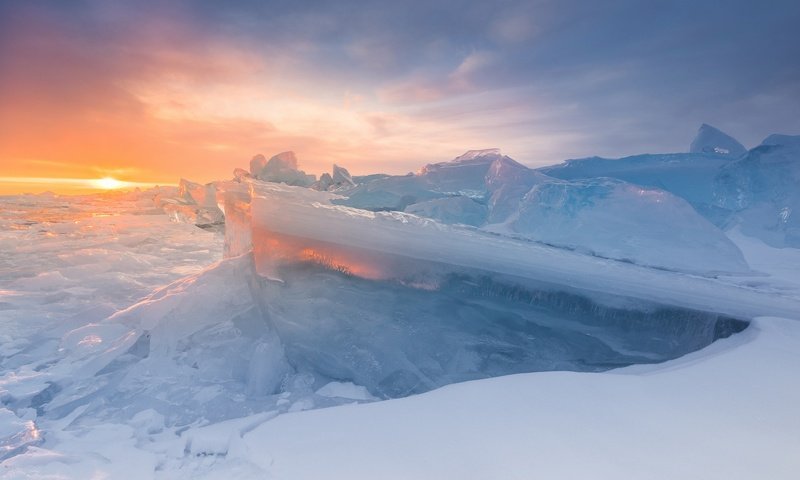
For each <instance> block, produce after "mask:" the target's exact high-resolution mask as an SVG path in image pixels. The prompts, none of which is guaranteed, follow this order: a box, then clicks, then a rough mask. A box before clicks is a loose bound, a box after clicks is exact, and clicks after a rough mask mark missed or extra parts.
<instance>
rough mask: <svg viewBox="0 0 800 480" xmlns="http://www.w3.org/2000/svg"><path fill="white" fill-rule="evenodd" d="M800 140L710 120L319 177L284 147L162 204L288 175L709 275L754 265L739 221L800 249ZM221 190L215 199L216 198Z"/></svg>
mask: <svg viewBox="0 0 800 480" xmlns="http://www.w3.org/2000/svg"><path fill="white" fill-rule="evenodd" d="M796 142H797V141H796V139H794V137H791V136H787V135H772V136H770V137H769V138H768V139H766V140H765V141H764V144H763V145H762V146H759V147H757V148H756V149H754V150H752V151H750V152H747V151H746V150H745V149H744V147H742V146H741V144H739V142H737V141H736V140H735V139H733V138H732V137H730V136H729V135H727V134H725V133H723V132H721V131H719V130H718V129H716V128H714V127H712V126H710V125H706V124H703V125H702V126H701V127H700V129H699V131H698V135H697V137H696V138H695V139H694V141H693V142H692V146H691V148H690V150H691V152H690V153H672V154H645V155H637V156H633V157H627V158H622V159H603V158H598V157H593V158H587V159H581V160H568V161H566V162H565V163H563V164H561V165H555V166H551V167H545V168H541V169H538V170H531V169H530V168H528V167H526V166H524V165H522V164H520V163H518V162H516V161H514V160H513V159H511V158H510V157H508V156H505V155H503V154H502V153H501V151H500V150H499V149H486V150H471V151H468V152H466V153H465V154H463V155H461V156H459V157H457V158H455V159H454V160H452V161H450V162H440V163H433V164H428V165H426V166H424V167H422V168H421V169H420V170H419V172H417V173H415V174H408V175H382V174H379V175H370V176H361V177H358V176H356V177H353V176H351V175H350V173H349V172H348V171H347V170H346V169H345V168H342V167H340V166H338V165H334V166H333V171H332V173H325V174H323V176H322V177H321V178H320V179H319V180H316V181H315V178H314V177H313V175H307V174H306V173H305V172H303V171H301V170H299V169H298V162H297V158H296V156H295V155H294V154H293V153H292V152H283V153H281V154H278V155H276V156H274V157H272V158H271V159H270V160H269V161H267V160H266V158H265V157H264V156H263V155H257V156H256V157H254V158H253V160H252V161H251V165H250V170H251V171H250V173H247V172H245V171H243V170H241V169H237V171H236V172H235V174H234V177H235V179H234V181H233V182H227V183H226V184H224V185H223V183H222V182H214V183H212V184H208V185H206V186H202V185H197V184H192V183H191V182H185V181H183V182H182V187H181V192H184V191H185V192H186V193H183V194H182V197H181V199H179V204H178V205H170V204H169V201H165V203H166V205H165V210H167V211H168V213H170V214H172V215H173V217H175V218H176V219H178V220H185V221H191V222H194V223H197V224H198V225H201V226H207V225H213V224H218V223H219V222H220V221H221V217H222V216H223V214H224V210H225V202H226V200H225V195H226V194H225V192H226V191H231V190H235V189H238V191H239V192H240V194H239V195H241V193H242V191H243V190H242V189H243V188H244V189H246V188H249V187H247V185H248V184H249V183H252V182H257V181H266V182H270V183H285V184H287V185H295V186H304V187H311V188H313V189H315V190H319V191H328V192H334V193H336V194H337V195H338V196H337V197H336V198H332V199H331V202H332V203H333V204H336V205H344V206H349V207H354V208H358V209H362V210H368V211H404V212H406V213H411V214H414V215H418V216H421V217H426V218H431V219H433V220H436V221H438V222H441V223H445V224H463V225H468V226H472V227H476V228H480V229H483V230H486V231H490V232H493V233H498V234H503V235H514V236H518V237H525V238H528V239H530V240H534V241H539V242H543V243H547V244H550V245H554V246H559V247H564V248H570V249H576V250H579V251H582V252H586V253H591V254H593V255H596V256H600V257H606V258H611V259H616V260H621V261H626V262H633V263H638V264H642V265H647V266H652V267H657V268H664V269H670V270H682V271H692V272H695V273H702V274H717V273H721V272H729V273H736V272H746V271H747V270H748V266H747V264H746V262H745V261H744V259H743V257H742V255H741V252H739V251H738V249H737V248H736V247H735V246H734V245H733V243H732V242H730V241H729V240H728V239H727V238H726V236H725V234H724V233H723V232H722V230H721V229H729V228H732V227H734V226H736V225H739V224H742V226H743V228H742V231H743V232H744V233H746V234H748V235H753V236H757V237H759V238H762V239H763V240H765V241H767V242H769V243H770V244H772V245H778V246H796V245H797V240H796V237H797V233H796V226H795V224H794V223H793V222H794V221H795V219H796V218H797V215H796V214H794V213H793V212H796V211H797V207H796V205H795V200H793V198H794V197H792V191H793V190H792V189H791V188H788V187H781V186H780V185H779V183H780V180H781V178H783V179H791V178H794V177H792V175H793V173H792V172H793V170H792V166H791V165H790V164H791V163H792V161H793V160H792V159H794V158H796V156H797V153H796V152H797V147H796ZM769 148H772V149H773V150H774V149H778V150H780V151H782V152H783V153H781V154H780V155H783V157H784V160H785V161H784V163H786V162H789V163H788V164H786V168H785V169H784V171H783V173H782V174H781V175H779V176H774V175H773V176H772V177H770V173H769V172H767V171H764V173H763V175H762V176H763V178H764V182H767V181H768V180H769V179H774V180H775V182H778V183H775V184H774V185H773V184H766V183H765V184H764V185H763V186H757V185H755V184H748V185H745V183H746V182H745V180H743V179H746V178H747V175H746V174H744V173H742V172H741V171H740V173H736V169H737V168H738V169H740V170H741V169H743V168H744V169H745V170H747V169H749V170H753V169H754V168H756V169H758V167H755V166H754V165H755V163H758V162H755V161H754V160H753V159H754V158H755V156H758V155H761V153H759V152H765V151H766V149H769ZM776 155H777V154H776ZM748 159H749V160H748ZM754 162H755V163H754ZM745 165H750V166H749V167H745ZM758 175H761V174H756V176H758ZM734 177H740V179H739V180H736V179H735V178H734ZM768 177H769V178H768ZM779 177H780V178H779ZM762 183H763V182H762ZM773 186H774V187H775V189H776V190H775V191H774V192H773V193H774V194H775V195H778V196H779V197H780V198H774V199H772V200H770V201H769V202H766V201H765V200H764V199H757V198H755V197H754V196H753V195H755V196H756V197H757V196H758V192H756V191H757V190H759V189H760V190H759V191H765V192H772V188H773ZM781 189H783V190H785V192H784V193H780V192H779V190H781ZM212 190H214V191H216V194H214V191H212ZM748 192H749V193H748ZM214 197H216V205H217V206H216V207H215V206H214V205H212V204H211V203H212V202H210V201H209V200H208V199H209V198H214ZM733 198H736V200H735V201H734V200H732V199H733ZM180 202H183V203H180ZM687 202H688V204H687ZM173 203H174V202H173ZM186 203H188V205H186ZM178 217H181V218H178ZM634 218H635V220H634ZM233 230H235V227H234V228H233ZM229 245H230V244H229ZM232 251H241V249H240V248H233V250H232Z"/></svg>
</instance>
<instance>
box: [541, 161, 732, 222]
mask: <svg viewBox="0 0 800 480" xmlns="http://www.w3.org/2000/svg"><path fill="white" fill-rule="evenodd" d="M731 161H732V158H731V157H729V156H726V155H716V154H709V153H668V154H646V155H635V156H632V157H625V158H620V159H608V158H600V157H592V158H586V159H580V160H568V161H566V162H564V163H562V164H560V165H555V166H552V167H544V168H541V169H539V171H540V172H542V173H544V174H547V175H549V176H552V177H556V178H560V179H562V180H585V179H591V178H599V177H610V178H616V179H619V180H624V181H626V182H629V183H632V184H635V185H640V186H642V187H650V188H660V189H662V190H666V191H668V192H670V193H672V194H673V195H677V196H679V197H681V198H683V199H684V200H686V201H688V202H689V203H690V204H691V205H692V206H693V207H694V208H695V210H697V211H698V212H699V213H700V214H702V215H703V216H705V217H706V218H708V219H709V220H710V221H711V222H712V223H714V224H715V225H717V226H723V225H725V223H726V221H727V218H728V217H727V215H728V214H727V212H726V211H725V210H723V209H720V208H719V207H718V206H717V205H715V201H714V197H713V191H714V180H715V178H716V176H717V174H718V173H719V171H720V169H721V168H722V167H723V166H725V165H727V164H728V163H730V162H731Z"/></svg>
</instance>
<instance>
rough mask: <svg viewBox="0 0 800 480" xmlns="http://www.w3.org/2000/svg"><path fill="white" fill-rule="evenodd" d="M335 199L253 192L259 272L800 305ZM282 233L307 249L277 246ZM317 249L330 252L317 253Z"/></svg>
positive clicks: (269, 189) (274, 190) (715, 306)
mask: <svg viewBox="0 0 800 480" xmlns="http://www.w3.org/2000/svg"><path fill="white" fill-rule="evenodd" d="M336 199H337V197H336V196H333V195H332V194H330V193H323V192H316V191H313V190H308V189H299V188H291V187H286V186H281V185H275V184H260V185H254V196H253V200H252V204H251V208H252V212H251V213H252V236H253V247H254V254H255V257H256V262H257V268H259V269H260V273H262V274H264V275H266V276H270V275H272V274H273V273H272V272H271V268H272V267H271V265H272V264H273V263H275V261H276V260H278V261H279V262H280V261H283V260H285V259H288V260H290V261H297V260H298V259H303V258H305V259H307V260H314V261H315V262H317V263H320V264H325V265H330V266H333V267H335V268H339V269H342V270H343V271H347V272H350V273H353V274H355V275H358V276H363V277H364V278H372V279H391V278H403V277H404V276H405V275H407V274H408V273H409V270H410V271H411V273H413V271H414V269H415V268H416V266H414V262H415V261H416V262H423V263H424V262H436V263H440V264H445V265H452V266H460V267H467V268H475V269H479V270H484V271H487V272H493V273H494V274H502V275H511V276H515V277H519V278H523V279H531V280H541V281H548V282H551V283H554V284H558V285H568V286H572V287H574V288H579V289H584V290H588V291H604V292H607V293H612V294H619V295H626V296H633V297H636V298H642V299H645V300H650V301H654V302H658V303H666V304H676V305H680V306H684V307H687V308H695V309H700V310H706V311H715V312H729V313H731V314H734V315H737V314H744V315H750V314H752V315H757V314H759V313H764V312H786V311H787V310H788V311H792V310H793V309H795V308H797V307H798V305H796V304H794V303H791V301H790V300H786V299H780V298H775V299H774V301H772V300H765V298H764V297H762V296H760V295H752V294H750V293H748V292H747V291H746V290H745V289H742V288H739V287H735V286H732V285H723V286H718V285H716V284H715V282H714V281H713V279H711V278H702V277H698V276H694V275H686V274H681V273H677V272H675V273H669V272H659V271H653V270H652V269H649V268H642V267H640V266H637V265H633V264H628V263H622V262H614V261H609V260H605V259H602V258H596V257H592V256H587V255H583V254H580V253H577V252H572V251H569V250H565V249H558V248H553V247H548V246H546V245H542V244H537V243H534V242H530V241H525V240H524V239H518V238H511V237H508V236H502V235H493V234H491V233H487V232H483V231H480V230H477V229H470V228H466V227H456V226H449V225H443V224H440V223H438V222H435V221H432V220H429V219H424V218H420V217H417V216H414V215H409V214H404V213H400V212H370V211H365V210H361V209H355V208H349V207H343V206H339V205H332V204H331V202H332V201H336ZM273 234H277V235H285V236H291V237H295V238H298V239H305V240H307V241H308V243H307V244H304V243H302V242H301V243H294V244H292V243H290V242H279V241H276V242H272V241H271V240H270V238H271V235H273ZM258 239H260V240H258ZM315 242H323V243H325V244H326V248H327V249H326V250H322V251H319V250H318V249H315V247H316V243H315ZM395 257H399V258H401V259H402V260H400V261H397V260H395ZM665 280H666V281H665ZM675 302H677V303H675ZM786 302H789V303H786Z"/></svg>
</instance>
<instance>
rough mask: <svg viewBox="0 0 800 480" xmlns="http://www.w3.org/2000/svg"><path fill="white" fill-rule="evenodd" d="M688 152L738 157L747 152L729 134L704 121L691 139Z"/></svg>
mask: <svg viewBox="0 0 800 480" xmlns="http://www.w3.org/2000/svg"><path fill="white" fill-rule="evenodd" d="M689 152H691V153H716V154H720V155H730V156H731V157H740V156H742V155H744V154H745V153H746V152H747V149H746V148H744V145H742V144H741V143H739V142H738V141H736V139H734V138H733V137H731V136H730V135H728V134H726V133H723V132H722V131H720V130H718V129H716V128H714V127H712V126H711V125H707V124H705V123H704V124H703V125H701V126H700V129H699V130H698V131H697V136H696V137H695V138H694V140H692V144H691V146H690V147H689Z"/></svg>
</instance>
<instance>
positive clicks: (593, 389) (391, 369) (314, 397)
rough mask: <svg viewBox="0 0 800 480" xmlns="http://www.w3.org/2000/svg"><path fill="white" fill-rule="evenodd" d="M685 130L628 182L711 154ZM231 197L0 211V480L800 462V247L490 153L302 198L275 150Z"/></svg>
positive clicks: (421, 475) (698, 470) (337, 174)
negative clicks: (676, 155) (686, 137)
mask: <svg viewBox="0 0 800 480" xmlns="http://www.w3.org/2000/svg"><path fill="white" fill-rule="evenodd" d="M698 138H699V139H700V140H702V141H700V140H698V141H697V142H695V143H697V148H696V149H697V150H698V151H702V152H704V153H702V154H700V156H695V157H693V156H692V155H693V154H681V155H682V156H681V157H680V159H679V161H678V162H677V163H675V162H673V160H674V159H672V158H671V157H669V156H656V157H652V158H645V157H642V158H636V159H635V161H633V160H632V161H630V162H628V161H626V162H627V163H631V165H632V166H633V167H635V168H637V169H638V168H642V165H644V166H645V167H646V169H648V172H649V173H648V175H655V173H653V172H657V171H660V169H662V168H663V167H664V166H665V165H672V167H670V168H669V170H670V172H671V174H674V176H675V178H678V176H679V175H678V173H679V172H676V171H673V170H676V169H677V170H683V169H687V168H689V169H691V168H695V167H694V166H692V162H696V161H701V162H702V161H705V160H708V159H710V160H712V161H713V162H717V163H719V164H720V165H723V164H724V165H727V162H729V161H734V160H735V158H732V159H731V158H728V159H721V158H719V159H718V158H717V157H714V155H723V154H720V153H719V152H715V151H713V148H711V147H716V146H717V143H719V144H720V145H722V147H724V148H725V149H726V150H727V151H728V152H727V153H725V154H724V155H727V156H730V157H736V155H734V153H736V152H732V150H733V147H736V146H737V144H736V143H735V140H733V139H730V138H728V137H727V136H725V135H724V134H722V133H721V132H718V131H716V130H714V129H712V127H703V128H701V131H700V135H699V136H698ZM792 138H794V137H790V138H789V139H790V140H791V139H792ZM778 140H780V141H781V142H783V144H786V143H791V142H787V141H786V140H781V139H780V138H779V139H778ZM722 147H720V148H722ZM693 148H694V147H693ZM710 148H711V150H709V149H710ZM761 148H762V150H763V152H766V154H770V152H772V150H769V149H763V147H761ZM770 148H771V147H770ZM762 150H758V149H754V150H753V151H755V152H756V154H758V155H761V153H759V152H762ZM753 151H751V153H748V154H747V155H751V154H752V152H753ZM776 151H777V152H778V153H781V152H782V150H776ZM709 152H710V153H709ZM763 152H762V153H763ZM738 154H741V155H744V154H742V153H741V152H738ZM758 155H756V156H755V157H753V158H756V159H758V158H761V157H759V156H758ZM781 155H783V153H781ZM751 156H752V155H751ZM741 158H750V157H749V156H741ZM781 159H782V160H781V161H784V159H783V157H781ZM626 162H622V163H619V164H615V165H617V166H620V165H621V167H620V168H622V169H623V170H624V169H627V168H629V167H630V166H626V165H627V163H626ZM642 162H644V163H642ZM606 163H608V161H605V160H603V161H602V162H599V161H594V160H592V161H591V162H589V163H585V164H583V163H580V162H578V163H575V164H572V165H573V166H577V167H580V168H584V167H586V165H589V166H593V167H592V168H594V167H597V168H601V167H602V168H605V167H603V165H605V164H606ZM751 163H752V162H751ZM784 163H785V162H784ZM595 164H596V165H595ZM724 165H723V166H719V165H718V166H717V167H713V165H712V166H711V167H713V168H719V169H722V168H724ZM748 165H749V167H748V168H761V167H760V166H759V164H757V163H754V164H752V165H750V164H748ZM567 167H569V168H572V167H570V166H569V164H568V165H567V166H566V167H565V168H567ZM711 167H708V168H707V167H706V166H702V168H701V169H702V170H703V171H704V172H705V171H706V170H709V168H711ZM706 173H708V172H706ZM235 177H236V180H233V181H228V182H216V183H213V184H208V185H198V184H194V183H192V182H189V181H186V180H182V181H181V186H180V189H175V188H172V189H170V188H161V189H157V190H153V191H148V192H136V193H130V194H107V195H97V196H83V197H60V196H55V195H47V194H45V195H23V196H14V197H0V328H1V329H2V330H0V402H2V405H0V478H4V479H5V478H8V479H12V478H13V479H16V478H20V479H31V478H36V479H38V478H75V479H78V478H80V479H83V478H111V479H115V478H137V479H138V478H159V479H162V478H163V479H173V478H218V479H223V478H224V479H228V478H276V479H306V478H307V479H318V478H332V479H338V478H343V479H345V478H346V479H361V478H364V479H367V478H369V479H372V478H397V479H400V478H403V479H406V478H414V479H440V478H466V479H486V478H492V479H494V478H497V479H509V478H519V479H529V478H670V479H671V478H698V479H700V478H702V479H708V478H720V479H731V478H743V479H744V478H747V479H750V478H770V479H783V478H787V479H788V478H794V477H796V472H797V471H799V470H800V455H798V452H800V416H798V415H797V414H796V406H797V405H798V402H799V401H800V382H798V381H797V379H798V378H800V377H799V376H798V374H797V372H798V370H800V348H797V347H798V346H800V274H798V272H800V250H798V249H795V248H775V247H773V246H770V245H768V244H766V243H764V241H763V240H760V239H758V238H755V237H752V236H748V235H749V234H751V233H753V232H756V233H762V232H761V231H760V230H754V229H752V228H750V229H741V228H739V227H735V226H734V227H732V228H728V229H727V231H725V232H723V231H722V230H721V229H719V228H718V227H717V226H716V225H715V224H712V223H711V222H709V221H707V220H706V219H704V218H702V217H701V216H700V214H699V213H697V212H698V211H700V210H702V209H699V210H694V209H693V207H694V208H697V204H696V203H692V200H691V198H687V199H686V200H682V199H681V197H680V195H679V194H676V195H677V196H676V195H672V194H670V193H668V192H667V191H666V190H658V189H655V188H653V187H649V188H647V189H644V188H640V187H637V186H635V185H633V184H628V183H624V182H623V181H621V180H614V181H608V180H607V179H606V180H599V181H595V180H591V181H583V180H579V181H564V180H555V179H553V178H550V177H547V176H546V175H544V174H541V173H539V172H534V171H532V170H530V169H527V168H526V167H524V166H522V165H520V164H518V163H516V162H514V161H513V160H511V159H509V158H508V157H504V156H502V155H501V154H500V153H499V151H496V150H489V151H478V152H469V153H467V154H465V155H463V156H462V157H459V158H457V159H456V160H455V161H453V162H449V163H441V164H433V165H428V166H426V167H425V168H423V169H422V170H421V171H420V173H418V174H416V175H411V176H403V177H389V176H375V177H351V176H350V175H349V173H347V170H346V169H344V168H341V167H334V170H333V174H332V175H328V177H330V178H328V177H326V178H325V179H324V180H320V181H319V182H315V183H312V182H313V180H314V179H313V178H312V176H309V175H306V174H305V173H304V172H302V171H299V170H298V169H297V161H296V158H295V157H294V156H293V155H292V154H290V153H288V152H287V153H284V154H280V155H278V156H276V157H273V159H271V160H270V161H267V160H266V158H264V157H261V156H258V157H256V158H255V159H254V160H253V162H252V163H251V173H249V174H248V173H247V172H245V171H243V170H238V169H237V171H236V172H235ZM706 177H707V178H706ZM591 178H594V177H591ZM715 178H716V177H714V176H713V175H711V174H710V173H709V174H708V175H706V176H705V177H703V179H702V181H700V182H699V183H697V185H694V184H692V185H690V186H689V187H691V188H689V187H687V188H688V189H689V190H687V191H695V190H697V188H700V187H698V185H700V186H703V185H705V186H706V187H708V188H711V187H710V185H711V182H712V181H714V179H715ZM276 180H277V181H282V182H287V183H293V184H295V185H296V186H286V185H279V184H276V183H269V182H271V181H276ZM542 185H547V187H546V188H543V187H542ZM596 185H601V186H612V187H613V188H611V190H609V189H608V188H601V189H599V190H598V189H597V188H594V186H596ZM681 185H682V186H684V187H685V186H686V185H683V184H681ZM779 186H780V185H779ZM706 187H703V188H706ZM759 188H760V187H759ZM781 188H783V186H781ZM617 190H620V191H623V192H627V193H625V195H622V197H620V196H619V195H617V193H614V192H616V191H617ZM675 191H678V192H680V191H681V190H680V188H677V189H675ZM526 192H527V193H526ZM530 192H534V193H535V194H531V193H530ZM548 192H549V193H548ZM576 192H577V193H576ZM759 192H760V190H759ZM545 193H546V195H545ZM629 193H630V194H629ZM645 193H646V195H645ZM684 193H685V192H684ZM706 194H707V192H706V193H704V195H706ZM709 198H710V197H709ZM776 198H777V200H774V202H781V201H783V199H784V198H788V199H789V200H791V199H793V198H794V197H791V196H782V197H780V198H778V197H776ZM556 200H557V201H556ZM554 201H555V203H553V202H554ZM471 202H474V203H471ZM686 202H689V203H686ZM690 204H691V205H692V206H690ZM348 205H349V206H348ZM770 205H772V206H771V207H770V208H772V207H775V205H777V206H778V207H779V206H780V205H781V204H780V203H774V205H773V204H770ZM353 206H356V207H361V208H363V207H365V206H367V207H370V208H373V209H374V210H377V211H369V210H363V209H360V208H353ZM529 207H530V208H536V209H541V208H546V211H544V213H546V215H544V217H546V218H547V219H548V220H547V221H546V222H544V221H542V220H541V219H542V218H544V217H542V215H540V214H541V213H542V211H538V210H537V211H536V212H534V213H536V215H535V218H538V219H539V220H537V221H531V223H530V225H527V226H525V225H523V224H524V222H523V221H529V220H531V219H532V218H534V216H529V217H526V215H528V214H530V215H533V214H532V213H531V212H528V213H526V212H525V209H526V208H529ZM386 208H390V209H393V210H405V212H406V213H403V212H402V211H389V212H385V211H381V210H385V209H386ZM775 208H777V207H775ZM648 209H650V210H648ZM537 212H538V213H537ZM626 212H627V213H626ZM647 212H651V213H647ZM659 212H666V213H668V214H669V215H664V214H661V213H659ZM790 213H791V212H790ZM616 214H619V215H617V216H616V217H615V215H616ZM425 217H429V218H425ZM540 217H541V218H540ZM222 218H224V220H225V229H226V231H225V233H224V236H223V233H222V232H221V226H220V225H219V223H220V219H222ZM604 218H613V219H614V222H612V223H613V225H614V226H613V228H610V227H609V223H608V222H606V221H604V220H603V219H604ZM742 218H744V217H742ZM787 218H788V217H787ZM432 219H433V220H432ZM465 219H468V220H469V221H465ZM631 219H635V220H631ZM660 219H661V220H663V222H659V220H660ZM744 220H745V223H743V225H745V226H747V223H746V218H745V219H744ZM183 222H189V223H183ZM194 224H197V225H198V226H202V227H203V228H198V226H195V225H194ZM450 224H455V225H450ZM465 224H469V225H470V226H467V225H465ZM650 224H652V225H653V226H654V227H653V228H656V229H658V228H664V225H666V226H667V227H666V228H664V230H663V232H662V233H660V234H657V235H653V232H652V230H653V229H652V228H649V227H646V225H650ZM522 227H525V228H522ZM780 228H783V227H780ZM780 228H779V229H773V230H770V231H769V235H768V236H765V237H764V238H765V239H766V241H768V242H770V243H772V244H775V235H785V238H786V239H791V238H793V237H792V235H793V233H792V232H793V230H792V228H793V227H792V226H791V224H790V223H786V228H784V229H783V230H781V229H780ZM603 229H607V230H613V231H608V232H606V233H604V235H606V234H608V235H610V236H597V235H592V232H593V231H598V230H603ZM554 232H555V233H554ZM565 232H566V233H565ZM570 232H572V233H570ZM556 234H557V235H556ZM572 238H578V241H577V242H576V244H574V245H572V244H570V243H569V240H570V239H572ZM781 238H783V237H781ZM541 242H547V243H541ZM223 243H224V245H223ZM564 247H568V248H564ZM614 249H618V250H614ZM223 252H224V255H223ZM717 255H718V256H717ZM223 256H224V257H225V258H224V259H223ZM615 259H616V260H615ZM654 267H657V268H654ZM731 317H738V318H744V319H747V320H750V325H749V326H748V327H747V328H746V329H744V330H742V328H743V326H744V325H745V324H744V323H743V322H742V321H740V320H738V319H736V318H731ZM618 367H621V368H618ZM520 372H534V373H520ZM378 400H383V401H378Z"/></svg>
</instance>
